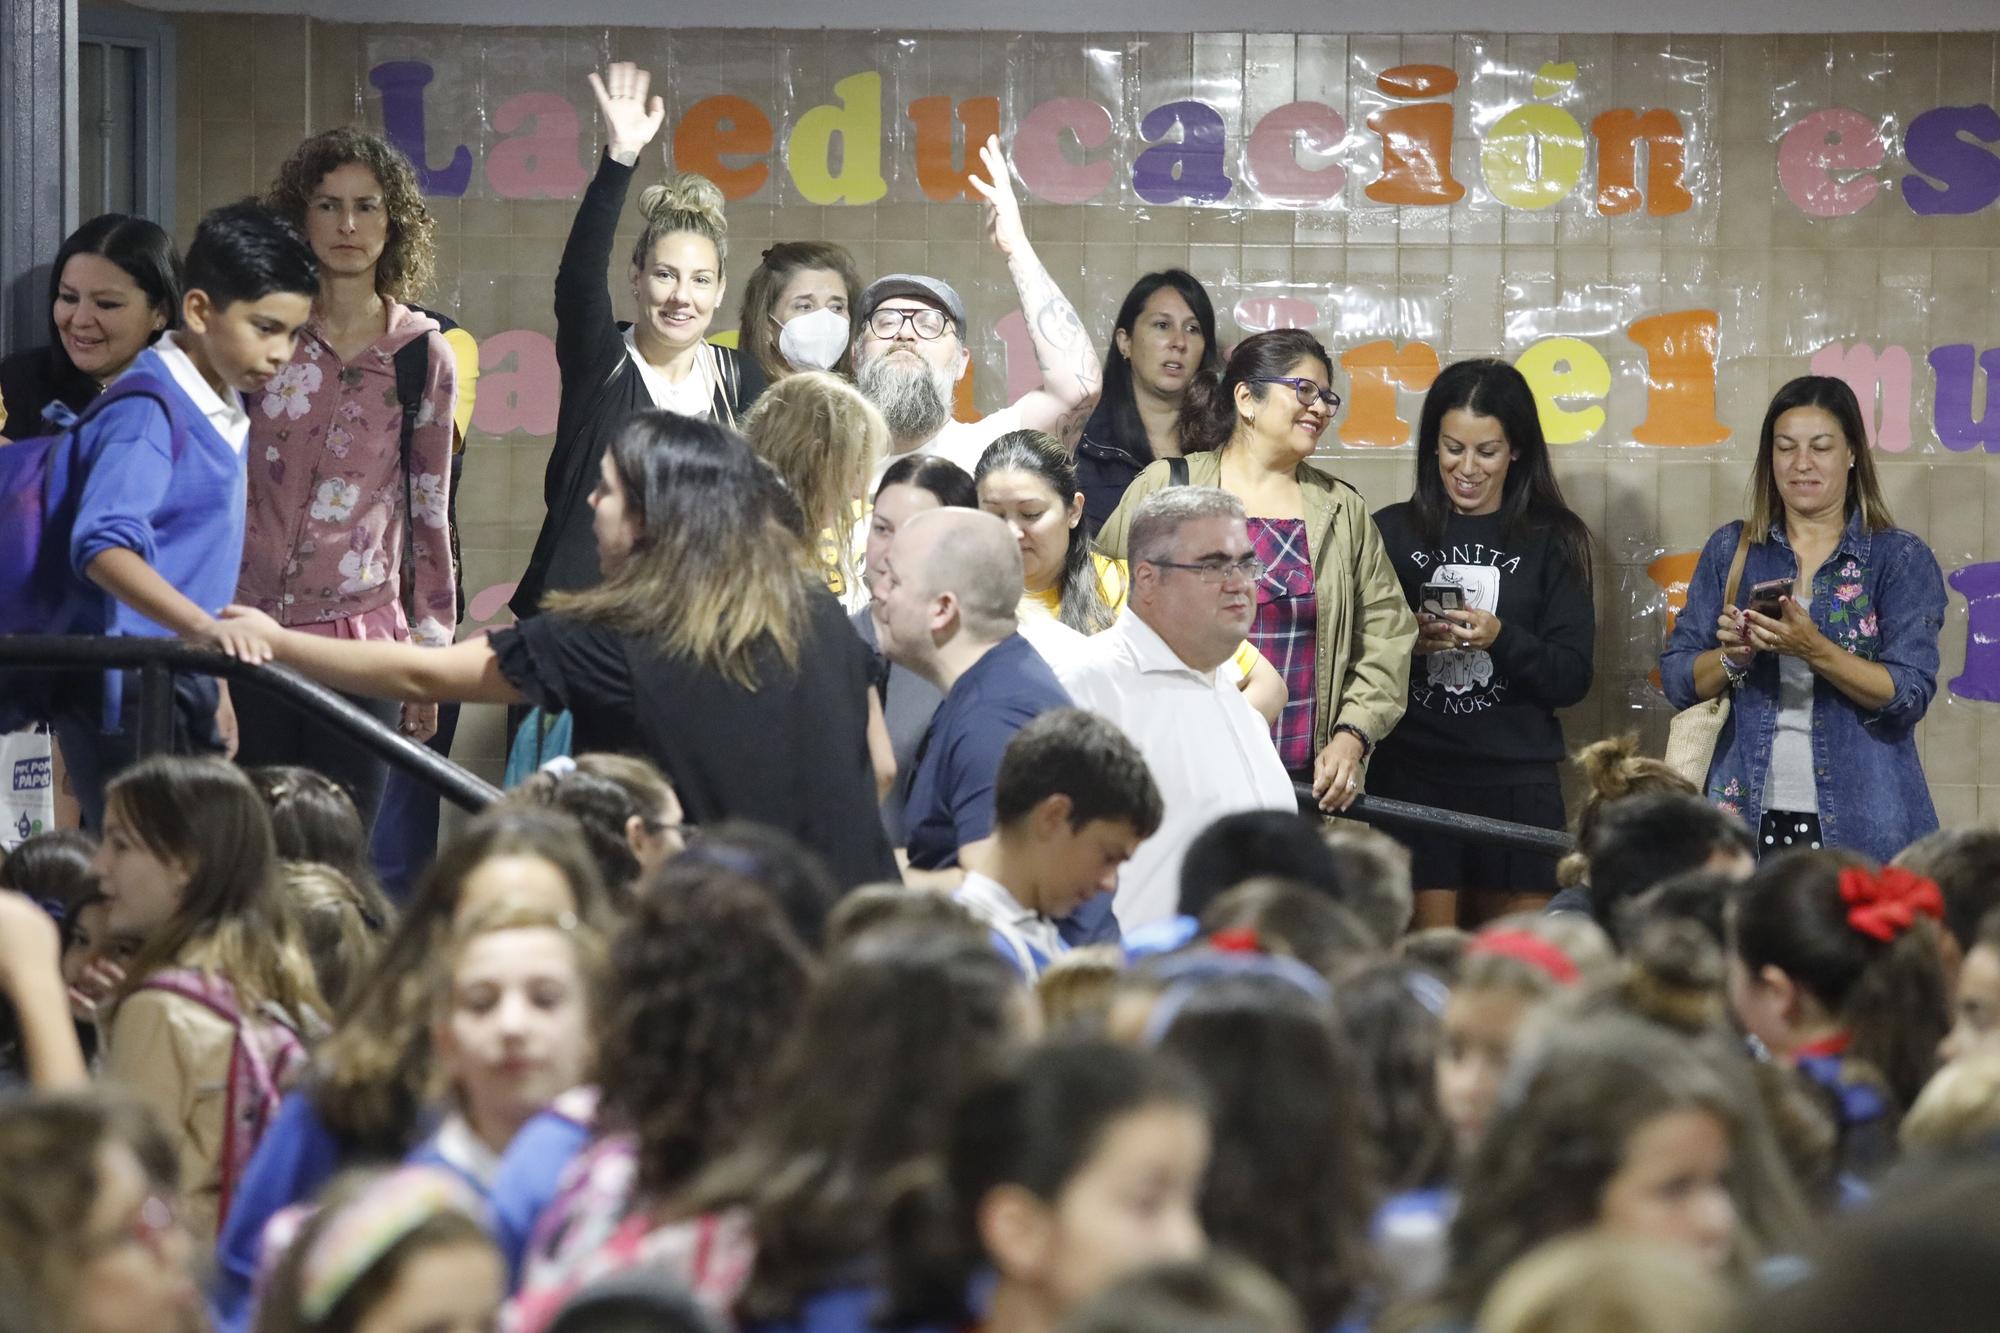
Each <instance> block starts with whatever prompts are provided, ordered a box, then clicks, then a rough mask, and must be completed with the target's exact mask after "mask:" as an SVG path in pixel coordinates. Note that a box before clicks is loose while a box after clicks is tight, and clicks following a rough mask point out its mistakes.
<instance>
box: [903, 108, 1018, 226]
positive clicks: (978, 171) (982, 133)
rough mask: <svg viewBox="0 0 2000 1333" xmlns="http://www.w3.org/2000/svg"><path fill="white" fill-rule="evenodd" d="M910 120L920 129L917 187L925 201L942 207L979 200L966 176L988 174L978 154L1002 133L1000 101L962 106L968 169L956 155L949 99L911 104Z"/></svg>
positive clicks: (959, 113) (959, 116)
mask: <svg viewBox="0 0 2000 1333" xmlns="http://www.w3.org/2000/svg"><path fill="white" fill-rule="evenodd" d="M910 119H911V120H912V121H913V122H915V124H916V127H917V184H918V185H919V186H920V187H922V189H923V192H924V198H926V199H929V200H930V201H931V202H933V203H938V204H949V203H952V202H954V201H956V200H959V199H977V198H979V195H978V194H977V193H976V192H975V191H974V190H973V188H972V186H971V185H969V184H967V183H966V177H967V176H968V175H974V176H980V177H984V176H985V174H986V168H985V167H984V166H983V165H981V164H980V162H979V161H978V157H977V153H978V149H979V145H981V144H983V143H985V142H986V140H987V138H988V137H989V136H991V135H995V134H998V133H999V132H1000V99H999V98H997V97H968V98H967V99H966V100H965V101H963V102H960V103H959V104H958V123H959V124H961V125H963V126H965V165H964V166H960V165H959V160H958V158H957V157H956V156H955V155H954V154H953V153H952V138H953V136H952V126H951V99H950V98H949V97H919V98H918V99H917V100H916V101H914V102H912V103H910Z"/></svg>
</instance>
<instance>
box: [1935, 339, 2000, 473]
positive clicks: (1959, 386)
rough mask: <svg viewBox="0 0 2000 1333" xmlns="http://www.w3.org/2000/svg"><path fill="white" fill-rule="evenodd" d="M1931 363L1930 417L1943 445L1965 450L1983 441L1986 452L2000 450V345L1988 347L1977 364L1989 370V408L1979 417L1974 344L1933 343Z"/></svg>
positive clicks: (1998, 451)
mask: <svg viewBox="0 0 2000 1333" xmlns="http://www.w3.org/2000/svg"><path fill="white" fill-rule="evenodd" d="M1930 363H1931V369H1932V370H1933V371H1934V372H1936V374H1937V398H1936V400H1935V401H1934V402H1933V403H1932V405H1931V418H1932V421H1933V423H1934V424H1935V425H1936V427H1937V433H1938V439H1939V440H1941V441H1942V442H1943V443H1944V447H1945V448H1947V449H1950V450H1953V451H1954V452H1958V453H1963V452H1964V451H1965V450H1967V449H1971V448H1973V447H1974V446H1976V445H1981V444H1983V445H1985V446H1986V452H1987V453H1989V454H1996V453H2000V393H1995V392H1994V385H1996V384H2000V347H1989V348H1987V349H1986V351H1985V352H1984V353H1982V354H1981V355H1980V357H1979V361H1978V364H1979V366H1980V367H1981V368H1983V369H1984V370H1985V371H1986V411H1985V412H1984V413H1983V414H1981V416H1980V417H1979V419H1978V420H1976V421H1975V420H1973V416H1972V387H1973V383H1974V381H1975V380H1977V379H1978V371H1977V370H1975V369H1974V367H1973V357H1972V344H1971V343H1952V344H1951V345H1950V346H1947V347H1933V348H1931V354H1930Z"/></svg>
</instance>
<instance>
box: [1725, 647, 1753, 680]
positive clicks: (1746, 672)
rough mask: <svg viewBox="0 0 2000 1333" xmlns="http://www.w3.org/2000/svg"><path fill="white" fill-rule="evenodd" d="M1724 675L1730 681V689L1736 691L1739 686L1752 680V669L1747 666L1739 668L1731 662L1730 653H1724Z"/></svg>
mask: <svg viewBox="0 0 2000 1333" xmlns="http://www.w3.org/2000/svg"><path fill="white" fill-rule="evenodd" d="M1722 674H1723V676H1724V677H1725V678H1726V679H1727V680H1728V681H1729V688H1731V689H1735V688H1736V687H1737V686H1738V685H1741V684H1742V683H1743V682H1744V681H1746V680H1748V679H1750V668H1749V667H1747V666H1738V665H1737V664H1736V663H1735V662H1733V661H1731V660H1730V658H1729V654H1728V653H1724V654H1723V655H1722Z"/></svg>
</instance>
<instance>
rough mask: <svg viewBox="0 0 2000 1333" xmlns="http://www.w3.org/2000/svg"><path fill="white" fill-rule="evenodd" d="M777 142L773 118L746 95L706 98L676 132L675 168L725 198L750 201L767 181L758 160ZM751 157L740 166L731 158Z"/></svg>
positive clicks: (766, 169) (765, 165)
mask: <svg viewBox="0 0 2000 1333" xmlns="http://www.w3.org/2000/svg"><path fill="white" fill-rule="evenodd" d="M774 142H776V140H775V139H774V138H773V136H772V131H771V118H770V117H769V116H767V115H765V114H764V112H763V109H762V108H761V107H759V106H758V105H757V104H756V103H755V102H752V101H751V100H750V99H749V98H747V97H737V96H735V95H734V94H724V95H722V96H719V97H704V98H702V99H701V100H700V101H699V102H696V103H695V104H694V105H693V106H691V107H689V108H688V109H687V114H686V115H684V116H682V117H681V123H680V124H679V125H677V126H676V127H675V128H674V166H675V167H676V168H678V169H679V170H681V171H692V172H697V173H699V174H700V175H703V176H706V177H708V178H709V179H710V180H712V181H714V182H715V183H716V185H717V186H719V187H720V188H721V190H722V195H723V197H724V198H725V199H748V198H749V197H750V196H751V195H753V194H755V193H757V191H759V190H761V189H763V188H764V182H765V181H767V180H769V179H770V178H771V166H770V164H769V163H768V162H765V161H763V160H762V159H763V158H764V157H765V156H766V155H767V154H769V153H770V151H771V146H772V144H773V143H774ZM745 157H747V158H752V159H755V160H753V161H749V162H743V163H741V164H740V165H739V164H737V163H734V162H732V161H730V160H729V159H733V158H745Z"/></svg>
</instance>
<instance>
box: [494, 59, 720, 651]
mask: <svg viewBox="0 0 2000 1333" xmlns="http://www.w3.org/2000/svg"><path fill="white" fill-rule="evenodd" d="M651 82H652V75H651V74H649V73H647V72H646V71H645V70H643V69H640V68H639V67H638V66H637V65H634V64H631V63H630V62H626V61H620V62H617V63H615V64H613V65H611V66H610V67H609V68H608V69H606V70H605V72H604V75H603V76H602V77H600V76H599V75H598V74H597V73H596V72H595V71H592V72H591V75H590V86H591V88H592V90H593V91H595V92H596V94H597V110H598V113H599V114H600V115H601V116H602V117H603V118H604V131H605V136H606V139H607V142H606V144H605V146H604V157H603V158H602V160H600V161H599V162H598V164H597V175H596V177H595V178H594V179H593V180H592V181H591V182H590V187H589V188H588V189H586V190H585V191H584V194H583V202H582V203H581V204H579V205H578V206H577V210H576V221H575V222H574V223H572V224H571V226H570V232H569V241H568V243H567V244H565V245H564V246H563V254H562V263H561V264H560V265H559V266H558V267H557V269H556V367H557V369H558V371H559V372H560V373H561V377H562V406H561V410H560V412H559V413H558V415H557V417H556V444H555V450H554V452H553V453H551V454H550V455H549V466H548V472H547V475H546V476H545V477H544V479H543V485H542V497H543V499H544V501H545V502H546V503H547V505H548V514H547V516H546V517H545V518H544V519H543V520H542V531H541V534H540V535H539V536H537V537H536V538H535V549H534V553H533V554H532V555H530V556H529V557H528V568H527V570H526V571H525V572H524V573H523V574H522V575H521V582H520V585H519V586H518V587H517V588H516V589H515V591H514V597H513V600H512V601H510V602H509V603H508V605H509V606H510V607H511V608H512V609H513V612H514V614H515V616H517V617H518V618H520V619H523V620H526V619H528V618H529V617H531V616H533V615H535V614H536V613H537V612H539V611H540V610H541V609H542V602H543V598H544V597H545V596H546V595H547V594H549V593H552V592H573V591H575V590H577V589H580V588H588V587H591V586H592V585H594V584H596V583H597V582H598V580H599V579H600V578H601V577H602V576H603V574H604V572H605V571H604V570H603V568H602V567H601V566H600V565H599V563H598V551H597V548H596V545H595V544H594V543H593V541H592V540H591V513H592V506H591V502H590V496H591V494H592V488H593V487H594V486H595V485H596V484H597V477H598V468H599V466H600V465H601V463H602V460H603V458H604V454H605V450H606V449H607V448H608V447H609V446H610V443H611V440H612V437H613V436H615V435H616V434H617V433H618V430H619V428H620V427H621V426H622V425H624V423H625V421H626V420H627V418H629V417H630V416H631V415H632V414H633V413H634V412H636V411H639V410H641V409H644V408H658V409H660V410H661V411H666V412H677V413H679V414H680V415H682V416H688V417H700V418H703V419H705V420H709V421H715V422H719V423H721V424H723V425H726V426H734V425H735V424H736V420H737V418H738V417H739V416H740V415H741V414H742V413H743V410H744V409H745V408H747V407H748V406H749V405H750V400H751V399H752V398H754V397H756V393H755V386H754V385H752V384H751V382H750V378H749V377H748V376H746V375H745V373H744V371H745V367H744V359H743V358H742V357H741V356H739V355H738V354H737V353H736V352H735V351H734V350H732V349H730V348H727V347H718V346H716V345H715V344H714V343H711V342H709V341H707V336H708V331H709V327H710V325H711V324H713V323H714V321H715V312H716V309H717V307H719V306H720V305H721V304H722V295H723V289H724V287H725V286H726V283H725V281H724V277H723V271H722V264H723V261H724V260H725V259H727V258H728V257H729V242H728V234H729V223H728V221H727V220H726V219H725V218H724V217H723V215H722V191H721V190H719V189H718V188H716V186H715V183H714V182H713V181H710V180H708V179H706V178H705V177H701V176H694V175H680V176H675V177H673V178H671V179H669V180H667V181H664V182H661V183H660V184H657V185H649V186H647V187H646V189H645V190H644V191H642V192H641V193H640V195H639V212H640V215H641V216H642V217H643V218H644V219H645V227H644V229H643V230H641V232H640V233H639V240H638V243H637V244H636V245H634V246H633V247H632V263H631V267H630V269H629V270H628V277H629V279H630V284H631V291H632V302H633V305H632V315H633V318H632V320H631V322H630V323H624V322H621V321H620V320H619V319H618V317H617V314H616V312H615V310H614V308H613V305H612V298H611V293H610V292H609V291H607V290H606V289H605V285H604V274H605V270H607V269H609V268H610V267H611V250H612V245H613V243H614V241H615V239H616V235H617V231H618V216H619V214H620V213H622V212H623V211H624V208H625V193H626V191H627V190H629V189H630V188H631V185H632V175H633V172H634V169H635V168H636V167H637V166H638V162H639V153H640V152H641V150H643V149H644V148H645V147H646V145H647V144H649V143H651V142H652V141H653V137H654V136H655V135H657V134H658V133H659V132H660V124H661V122H662V121H663V120H665V119H666V106H665V103H663V102H662V101H661V99H660V98H658V97H653V98H651V99H650V100H649V99H648V98H647V95H646V90H647V88H648V87H649V86H650V84H651Z"/></svg>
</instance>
